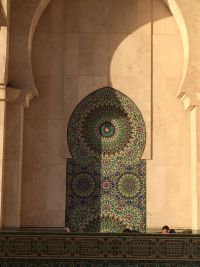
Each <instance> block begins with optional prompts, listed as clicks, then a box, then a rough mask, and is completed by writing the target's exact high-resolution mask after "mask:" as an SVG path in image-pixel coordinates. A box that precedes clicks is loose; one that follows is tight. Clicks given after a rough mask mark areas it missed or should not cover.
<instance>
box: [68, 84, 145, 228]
mask: <svg viewBox="0 0 200 267" xmlns="http://www.w3.org/2000/svg"><path fill="white" fill-rule="evenodd" d="M67 140H68V145H69V149H70V152H71V155H72V159H68V162H67V182H66V188H67V191H66V192H67V194H66V226H68V227H70V229H71V230H72V231H78V232H84V231H95V232H121V231H122V230H123V229H124V228H127V227H128V228H131V229H134V230H138V231H141V232H144V231H145V226H146V225H145V221H146V214H145V211H146V198H145V187H146V164H145V161H144V160H141V156H142V154H143V151H144V147H145V142H146V130H145V123H144V120H143V117H142V114H141V112H140V111H139V109H138V108H137V106H136V105H135V104H134V103H133V101H132V100H130V99H129V98H128V97H127V96H125V95H124V94H122V93H120V92H119V91H117V90H115V89H113V88H109V87H105V88H101V89H99V90H97V91H95V92H93V93H91V94H90V95H88V96H86V97H85V98H84V99H83V100H82V101H81V102H80V103H79V105H78V106H77V107H76V108H75V110H74V112H73V114H72V116H71V118H70V121H69V125H68V134H67Z"/></svg>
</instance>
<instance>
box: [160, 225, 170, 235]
mask: <svg viewBox="0 0 200 267" xmlns="http://www.w3.org/2000/svg"><path fill="white" fill-rule="evenodd" d="M161 233H162V234H168V233H169V226H167V225H164V226H163V227H162V230H161Z"/></svg>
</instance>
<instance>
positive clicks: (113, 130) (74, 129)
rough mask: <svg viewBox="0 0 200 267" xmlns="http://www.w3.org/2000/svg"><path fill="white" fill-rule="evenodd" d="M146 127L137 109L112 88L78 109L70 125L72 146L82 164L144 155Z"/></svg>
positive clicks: (125, 97)
mask: <svg viewBox="0 0 200 267" xmlns="http://www.w3.org/2000/svg"><path fill="white" fill-rule="evenodd" d="M145 135H146V133H145V124H144V120H143V117H142V115H141V113H140V111H139V109H138V108H137V106H136V105H135V104H134V103H133V101H131V100H130V99H129V98H128V97H127V96H125V95H123V94H122V93H120V92H119V91H117V90H114V89H112V88H108V87H105V88H102V89H99V90H97V91H95V92H93V93H91V94H90V95H88V96H86V97H85V98H84V99H83V100H82V101H81V102H80V103H79V105H78V106H77V107H76V108H75V110H74V112H73V114H72V116H71V118H70V122H69V125H68V145H69V149H70V152H71V155H72V157H73V158H75V159H76V160H79V161H82V162H83V161H84V160H85V161H87V162H89V161H92V162H96V161H97V160H98V161H99V160H101V161H102V162H106V161H109V159H110V158H111V159H112V161H113V160H118V159H121V158H123V157H124V158H126V160H127V161H132V160H133V159H134V158H140V157H141V156H142V153H143V150H144V146H145Z"/></svg>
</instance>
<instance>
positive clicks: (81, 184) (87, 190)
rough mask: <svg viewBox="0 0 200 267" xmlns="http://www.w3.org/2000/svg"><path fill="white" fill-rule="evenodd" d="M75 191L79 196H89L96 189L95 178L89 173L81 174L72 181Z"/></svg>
mask: <svg viewBox="0 0 200 267" xmlns="http://www.w3.org/2000/svg"><path fill="white" fill-rule="evenodd" d="M72 188H73V191H74V193H75V194H76V195H77V196H79V197H87V196H89V195H90V194H91V193H92V192H93V191H94V189H95V182H94V179H93V178H92V177H91V176H90V175H89V174H85V173H82V174H79V175H77V176H76V177H75V178H74V181H73V183H72Z"/></svg>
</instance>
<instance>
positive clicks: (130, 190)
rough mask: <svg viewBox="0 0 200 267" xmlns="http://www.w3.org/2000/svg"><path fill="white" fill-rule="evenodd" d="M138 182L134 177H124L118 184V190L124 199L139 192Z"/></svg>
mask: <svg viewBox="0 0 200 267" xmlns="http://www.w3.org/2000/svg"><path fill="white" fill-rule="evenodd" d="M140 186H141V185H140V181H139V179H138V177H137V176H135V175H124V176H122V177H121V179H120V180H119V182H118V190H119V192H120V193H121V194H122V195H123V196H124V197H134V196H135V195H137V194H138V193H139V191H140Z"/></svg>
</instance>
